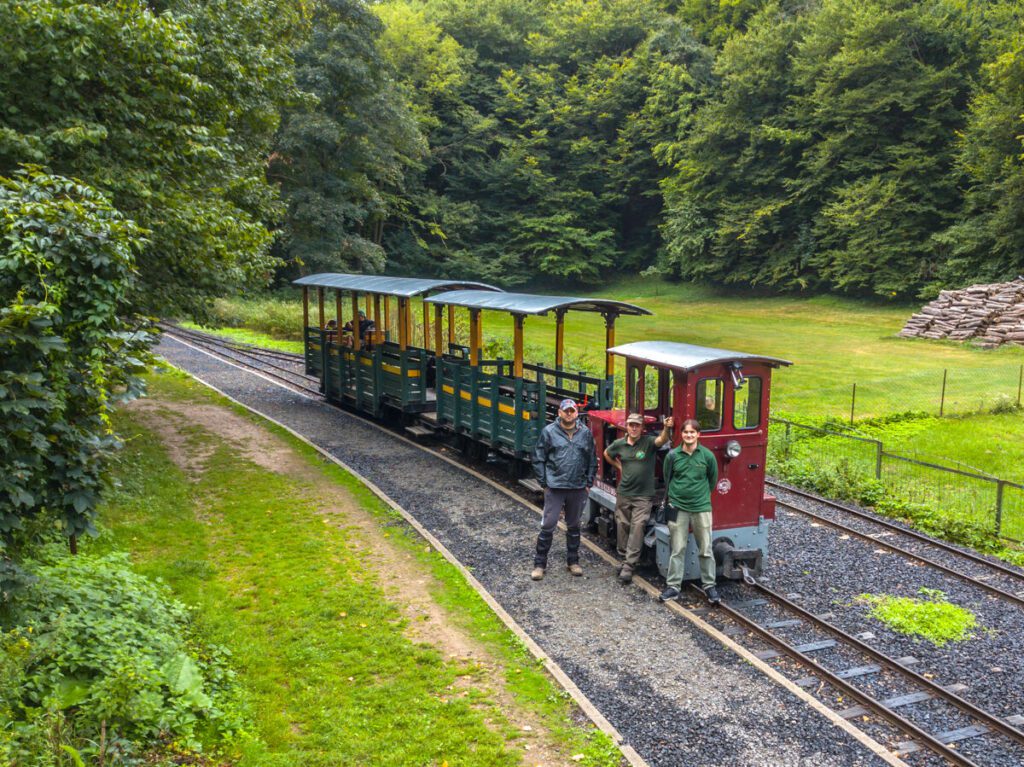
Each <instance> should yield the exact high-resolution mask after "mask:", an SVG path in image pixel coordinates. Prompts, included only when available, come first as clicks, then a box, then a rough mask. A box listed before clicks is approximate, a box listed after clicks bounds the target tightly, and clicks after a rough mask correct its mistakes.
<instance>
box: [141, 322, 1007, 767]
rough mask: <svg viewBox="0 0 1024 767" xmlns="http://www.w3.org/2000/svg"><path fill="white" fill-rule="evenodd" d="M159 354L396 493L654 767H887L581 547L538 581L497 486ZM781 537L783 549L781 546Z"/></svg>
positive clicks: (532, 532) (252, 383) (527, 519)
mask: <svg viewBox="0 0 1024 767" xmlns="http://www.w3.org/2000/svg"><path fill="white" fill-rule="evenodd" d="M158 352H159V353H160V354H161V355H162V356H164V357H165V358H166V359H167V360H168V361H169V362H170V363H172V364H173V365H175V366H177V367H180V368H182V369H184V370H186V371H188V372H190V373H192V374H193V375H195V376H196V377H197V378H199V379H200V380H201V381H204V382H206V383H208V384H210V385H211V386H213V387H215V388H217V389H219V390H221V391H223V392H225V393H226V394H228V395H229V396H231V397H232V398H234V399H236V400H238V401H240V402H242V403H243V404H245V405H247V406H249V407H250V408H252V409H254V410H256V411H257V412H260V413H263V414H265V415H266V416H268V417H270V418H272V419H274V420H275V421H278V422H280V423H282V424H284V425H286V426H288V427H289V428H291V429H293V430H294V431H295V432H297V433H299V434H301V435H303V436H304V437H306V438H307V439H309V440H310V441H311V442H313V443H314V444H316V445H318V446H319V447H321V448H323V449H325V450H327V451H328V452H330V453H331V454H332V455H334V456H336V457H337V458H338V459H339V460H341V461H342V462H344V463H345V464H347V465H348V466H351V467H352V469H353V470H355V471H357V472H359V473H360V474H361V475H362V476H364V477H366V478H367V479H368V480H370V481H371V482H373V483H374V484H376V485H377V486H378V487H379V488H380V489H381V490H382V491H384V492H385V493H387V495H388V496H389V497H390V498H391V499H392V500H394V501H395V502H396V503H397V504H399V505H400V506H401V507H402V508H404V509H405V510H406V511H408V512H409V513H410V514H411V515H412V516H413V517H415V518H416V519H417V520H418V521H419V523H421V524H422V525H423V526H424V527H425V528H427V529H428V530H429V531H430V532H431V533H432V534H433V535H434V536H436V537H437V538H438V539H439V540H440V541H441V542H442V543H443V544H444V545H445V546H446V547H447V548H448V549H449V550H450V551H451V552H452V553H453V554H454V555H455V556H456V557H457V558H458V559H459V561H461V562H462V563H463V564H464V565H465V566H466V567H468V568H470V569H471V570H472V572H473V575H474V577H476V578H477V580H479V581H480V583H481V584H483V586H484V588H486V589H487V591H488V592H489V593H490V594H491V595H492V596H493V597H494V598H495V599H496V600H497V602H498V603H499V604H501V605H502V607H503V608H504V609H505V610H506V611H507V612H508V613H509V614H510V615H511V616H512V617H513V618H514V619H515V621H516V622H517V623H518V624H519V625H520V626H521V627H522V628H523V630H524V631H526V633H527V634H529V635H530V636H531V637H532V638H533V639H534V640H535V641H536V642H537V643H538V644H539V645H540V647H541V648H542V649H543V651H544V652H545V653H547V654H548V655H549V656H550V657H551V658H552V659H553V660H555V661H556V662H557V663H558V664H559V666H561V668H562V669H563V670H564V671H565V672H566V673H567V674H568V675H569V677H570V678H571V679H572V680H573V682H574V683H575V684H576V685H577V686H578V687H579V688H580V690H581V691H582V692H583V693H584V694H585V695H586V696H587V697H588V699H589V700H590V701H591V702H592V703H593V704H594V705H595V706H596V707H597V708H598V710H600V712H601V713H602V714H603V715H604V716H605V717H606V718H607V719H608V720H609V721H610V722H611V724H612V725H613V726H614V727H615V728H616V729H617V730H618V731H619V732H620V733H621V734H622V736H623V738H624V740H625V742H626V743H628V744H629V745H630V746H632V747H633V748H634V749H635V750H636V751H637V752H638V753H639V754H640V755H641V756H642V757H643V758H644V759H645V760H646V761H647V762H648V763H649V764H651V765H656V766H659V767H662V766H664V767H668V766H670V765H684V764H685V765H709V766H713V765H718V766H722V765H766V766H767V765H771V766H775V765H778V766H780V767H781V766H783V765H837V766H839V765H843V766H851V767H853V766H859V765H872V766H874V765H882V764H884V763H885V762H884V761H883V760H882V759H881V758H879V757H878V756H876V755H874V754H872V753H871V752H870V751H869V750H868V749H867V748H866V747H865V746H864V745H862V744H861V743H859V742H857V740H856V739H854V738H853V737H852V736H851V735H849V734H848V733H846V732H844V731H843V730H841V729H840V728H838V727H837V726H835V725H834V724H832V723H831V722H830V721H828V719H826V718H825V717H823V716H821V715H820V714H818V713H817V712H815V711H814V710H812V709H811V708H809V707H808V706H807V705H806V704H805V703H803V702H801V701H800V700H799V699H797V698H795V697H794V696H793V695H792V694H790V693H789V692H788V691H786V690H785V689H783V688H781V687H779V686H778V685H776V684H774V683H773V682H771V681H770V680H768V679H767V678H766V677H764V676H763V675H762V674H761V673H760V672H758V671H756V670H755V669H754V668H752V667H751V666H750V665H749V664H748V663H746V662H745V661H743V660H742V659H741V658H739V657H738V656H736V655H735V654H733V653H732V652H731V651H730V650H728V649H727V648H725V647H723V646H722V645H721V644H720V643H719V642H718V641H716V640H715V639H713V638H712V637H710V636H708V635H706V634H704V633H703V632H701V631H700V630H698V629H697V628H696V627H694V626H693V625H692V624H691V623H690V622H689V621H686V620H685V619H683V618H681V617H679V616H677V615H674V614H673V613H672V612H671V611H670V610H668V609H666V608H665V607H664V606H663V605H660V604H659V603H658V602H656V601H655V600H653V599H651V598H650V597H649V596H647V594H646V593H645V592H643V591H641V590H640V589H638V588H636V587H632V586H627V587H623V586H621V585H620V584H619V583H618V582H617V580H616V578H615V571H614V569H613V568H612V567H610V566H609V565H608V564H606V563H605V562H604V561H603V560H601V559H600V558H599V557H597V556H596V555H595V554H593V553H592V552H590V551H589V550H587V549H586V548H584V549H583V550H582V551H581V564H582V565H583V567H584V571H585V574H584V576H583V577H582V578H574V577H572V576H571V575H569V573H567V572H566V571H565V567H564V547H565V543H564V536H563V535H562V534H561V533H558V534H556V538H555V544H554V546H553V547H552V554H551V557H550V559H549V565H548V575H547V577H546V578H545V579H544V580H542V581H540V582H533V581H531V580H530V577H529V573H530V569H531V568H532V555H533V546H534V542H535V540H536V534H537V528H538V522H539V520H538V518H537V516H536V514H535V513H534V512H533V511H532V510H530V509H529V508H528V507H526V506H523V505H522V504H519V503H517V502H516V501H514V500H513V499H511V498H509V497H508V496H507V495H505V494H504V493H501V492H500V491H499V490H497V489H496V488H495V487H493V486H492V485H490V484H488V483H486V482H484V481H482V480H480V479H478V478H476V477H473V476H471V475H468V474H465V473H463V472H461V471H459V470H458V469H456V468H455V467H453V466H451V465H450V464H448V463H446V462H444V461H442V460H440V459H438V458H436V457H434V456H431V455H429V454H427V453H425V452H424V451H422V450H419V449H417V448H416V447H414V446H412V445H409V444H406V443H404V442H402V441H401V440H397V439H394V438H392V437H390V436H389V435H387V434H384V433H382V432H381V431H380V430H378V429H377V428H375V427H373V426H372V425H369V424H366V423H364V422H363V421H361V420H360V419H358V418H356V417H353V416H351V415H349V414H347V413H345V412H343V411H341V410H339V409H337V408H335V407H333V406H330V405H328V404H326V403H324V402H320V401H317V400H312V399H309V398H307V397H304V396H302V395H300V394H297V393H295V392H293V391H290V390H287V389H284V388H282V387H280V386H277V385H275V384H272V383H270V382H268V381H266V380H265V379H262V378H260V377H258V376H256V375H253V374H251V373H249V372H247V371H244V370H241V369H239V368H237V367H235V366H232V365H229V364H227V363H225V362H224V361H222V360H219V359H216V358H214V357H211V356H210V355H208V354H205V353H203V352H201V351H198V350H195V349H193V348H191V347H189V346H186V345H184V344H181V343H179V342H177V341H174V340H172V339H169V338H165V339H164V340H163V341H162V343H161V345H160V347H159V348H158ZM775 538H776V542H775V545H776V546H782V547H783V550H784V547H785V546H787V545H788V544H787V541H786V540H785V537H784V536H782V537H781V538H780V536H775ZM773 562H774V561H772V562H769V564H768V566H767V567H766V571H767V572H773V568H774V567H775V565H774V563H773ZM833 564H834V563H833ZM829 571H830V572H831V571H832V566H830V569H829ZM785 572H786V573H787V577H788V573H789V569H788V568H786V570H785ZM773 574H774V573H773ZM773 585H775V586H776V587H778V581H776V582H775V583H774V584H773ZM790 590H792V589H790ZM824 592H825V595H826V598H827V594H828V593H829V592H828V589H827V588H826V589H825V590H824ZM859 630H863V629H859ZM905 654H909V653H905ZM1006 676H1007V681H1009V679H1008V678H1009V676H1010V675H1009V674H1007V675H1006ZM954 681H957V680H954Z"/></svg>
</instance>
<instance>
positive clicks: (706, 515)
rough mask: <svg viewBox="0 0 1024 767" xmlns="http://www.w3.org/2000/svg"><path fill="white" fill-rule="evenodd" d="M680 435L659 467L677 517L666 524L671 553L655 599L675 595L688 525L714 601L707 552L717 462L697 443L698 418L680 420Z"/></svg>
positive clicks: (712, 568) (705, 585)
mask: <svg viewBox="0 0 1024 767" xmlns="http://www.w3.org/2000/svg"><path fill="white" fill-rule="evenodd" d="M682 437H683V440H682V442H681V443H680V444H679V445H678V446H677V447H674V448H672V450H670V451H669V453H668V455H667V456H665V463H664V464H663V465H662V470H661V473H662V476H663V477H664V478H665V489H666V494H667V496H668V500H669V503H671V504H672V506H673V507H674V508H675V509H676V512H677V517H676V519H675V520H671V519H670V520H669V523H668V533H669V547H670V549H671V555H670V556H669V560H668V575H667V576H666V578H665V581H666V584H667V587H666V588H665V590H664V591H663V592H661V596H660V597H659V599H661V601H662V602H666V601H668V600H669V599H675V598H676V597H678V596H679V590H680V589H681V588H682V585H683V572H684V570H685V561H686V543H687V541H688V540H689V537H690V528H693V537H694V540H696V542H697V560H698V561H699V562H700V582H701V586H702V588H703V589H704V594H705V595H706V596H707V598H708V601H709V602H711V604H718V602H719V601H720V599H719V597H718V589H716V588H715V575H716V572H715V557H714V554H713V553H712V551H711V491H712V490H714V488H715V485H717V484H718V461H717V459H716V458H715V454H714V453H712V452H711V451H710V450H708V449H707V448H706V447H704V446H703V445H701V444H698V440H699V439H700V422H699V421H697V420H695V419H693V418H688V419H686V420H685V421H683V432H682Z"/></svg>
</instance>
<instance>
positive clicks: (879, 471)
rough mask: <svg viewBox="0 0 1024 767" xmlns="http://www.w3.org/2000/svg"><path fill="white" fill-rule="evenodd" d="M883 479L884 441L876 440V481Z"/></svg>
mask: <svg viewBox="0 0 1024 767" xmlns="http://www.w3.org/2000/svg"><path fill="white" fill-rule="evenodd" d="M881 478H882V440H880V439H879V440H875V479H881Z"/></svg>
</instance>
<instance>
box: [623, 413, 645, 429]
mask: <svg viewBox="0 0 1024 767" xmlns="http://www.w3.org/2000/svg"><path fill="white" fill-rule="evenodd" d="M643 422H644V417H643V416H642V415H640V414H639V413H630V414H629V418H627V419H626V423H638V424H640V425H641V426H642V425H643Z"/></svg>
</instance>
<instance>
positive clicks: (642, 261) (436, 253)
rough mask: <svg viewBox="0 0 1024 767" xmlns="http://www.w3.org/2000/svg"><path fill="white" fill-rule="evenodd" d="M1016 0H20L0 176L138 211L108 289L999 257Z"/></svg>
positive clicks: (1, 94) (975, 269)
mask: <svg viewBox="0 0 1024 767" xmlns="http://www.w3.org/2000/svg"><path fill="white" fill-rule="evenodd" d="M1022 11H1024V8H1022V6H1021V4H1020V3H1019V2H1017V1H1016V0H1003V1H1002V2H972V0H926V1H912V0H903V1H898V2H893V1H892V0H888V1H886V2H882V1H881V0H858V1H857V2H853V0H772V1H770V2H764V1H762V0H731V1H730V2H723V1H721V0H680V1H679V2H669V1H668V0H387V1H386V2H380V3H366V2H359V0H300V1H299V2H285V1H284V0H237V1H236V2H226V1H225V0H159V1H157V0H153V1H151V2H144V1H143V0H122V1H121V2H92V3H83V2H74V1H73V0H16V1H15V2H10V3H5V4H4V5H3V8H2V9H0V16H2V18H0V29H2V32H0V46H2V53H3V55H4V61H5V62H6V66H5V67H4V71H3V73H2V74H0V105H2V106H0V109H2V116H0V176H2V177H8V178H11V177H13V176H14V175H15V174H16V173H17V172H18V169H19V168H23V167H24V166H26V165H33V166H37V167H39V168H41V169H43V170H45V171H46V172H48V173H53V174H59V175H61V176H67V177H72V178H75V179H78V180H80V181H81V182H83V183H84V184H86V185H88V186H90V187H92V188H94V189H96V190H97V191H99V192H100V193H101V194H102V195H104V196H105V197H106V198H107V199H108V200H109V201H110V203H111V204H112V205H113V207H114V208H116V209H117V210H118V211H119V212H120V213H121V214H122V215H123V216H124V217H125V218H126V219H130V220H131V221H133V222H134V223H135V224H136V225H138V226H139V227H140V228H141V230H142V231H143V233H144V234H143V240H144V242H142V244H140V246H139V247H138V248H137V252H136V261H137V271H138V274H137V278H136V279H135V280H134V281H133V284H132V294H133V306H135V308H137V309H140V310H142V311H146V312H151V313H160V312H168V311H185V312H199V313H201V312H202V309H203V306H204V305H205V302H206V301H207V300H208V298H209V297H210V296H212V295H216V294H219V293H224V292H229V291H232V290H236V289H238V288H239V287H240V286H244V285H252V284H261V283H266V282H267V281H268V280H269V279H271V278H272V277H273V276H274V275H275V274H281V273H282V271H281V270H282V269H283V270H284V271H283V274H284V275H285V276H288V275H292V274H294V273H296V272H298V271H307V272H308V271H319V270H333V271H383V270H387V271H390V272H392V273H401V274H433V275H439V276H441V275H444V276H466V275H471V276H474V277H479V278H484V279H488V280H493V281H496V282H500V283H502V284H504V285H507V286H513V285H517V284H523V283H524V282H526V281H528V280H531V279H535V278H542V279H545V280H548V281H560V280H561V281H572V282H576V283H580V282H582V283H595V282H597V281H598V279H599V278H600V277H601V276H602V275H606V274H607V273H608V272H609V270H611V271H613V272H623V273H636V272H637V271H640V270H645V269H647V270H650V271H651V273H655V274H657V273H660V274H663V275H665V276H667V277H669V278H673V279H684V280H691V279H696V280H702V281H710V282H714V283H724V284H734V285H737V286H761V287H764V288H768V289H776V290H810V291H835V292H847V293H851V294H860V295H878V296H886V297H901V298H906V297H913V296H918V295H929V294H933V293H934V292H936V291H937V290H938V289H939V288H940V287H946V286H957V285H961V284H964V283H969V282H972V281H977V280H989V279H1001V278H1008V277H1013V276H1016V274H1017V273H1019V272H1020V271H1021V270H1024V226H1022V223H1024V160H1022V154H1024V142H1022V137H1024V118H1022V114H1024V53H1022V45H1024V34H1022V32H1021V28H1022V15H1024V13H1022Z"/></svg>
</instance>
